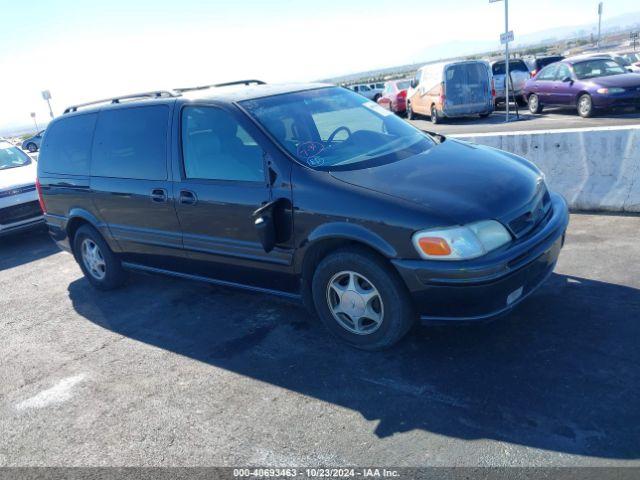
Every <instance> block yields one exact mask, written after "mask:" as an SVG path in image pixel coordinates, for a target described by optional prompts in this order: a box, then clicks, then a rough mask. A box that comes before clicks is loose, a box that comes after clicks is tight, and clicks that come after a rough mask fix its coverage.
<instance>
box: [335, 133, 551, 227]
mask: <svg viewBox="0 0 640 480" xmlns="http://www.w3.org/2000/svg"><path fill="white" fill-rule="evenodd" d="M330 173H331V175H332V176H333V177H334V178H336V179H338V180H341V181H343V182H347V183H349V184H352V185H356V186H360V187H363V188H367V189H370V190H374V191H376V192H379V193H383V194H387V195H391V196H394V197H398V198H401V199H403V200H406V201H409V202H413V203H416V204H419V205H421V206H424V207H425V208H427V209H428V210H429V211H430V212H431V213H432V214H434V215H438V216H439V217H444V218H447V219H449V220H450V221H451V224H452V225H453V224H464V223H470V222H474V221H479V220H487V219H497V220H503V221H504V220H506V219H509V218H510V217H511V216H512V215H513V213H514V212H516V211H519V210H521V209H522V208H524V207H525V206H526V205H527V204H529V203H530V202H532V201H533V200H534V198H535V197H536V193H537V192H538V191H539V190H538V189H539V181H540V178H541V176H542V175H541V173H540V172H539V171H538V170H537V168H536V167H535V166H533V165H532V164H531V163H529V162H527V161H526V160H523V159H521V158H519V157H516V156H512V155H511V154H508V153H506V152H501V151H499V150H495V149H492V148H489V147H483V146H479V145H472V144H468V143H465V142H460V141H457V140H451V139H447V140H446V141H445V142H444V143H441V144H437V145H436V146H434V147H433V148H431V149H430V150H427V151H426V152H424V153H421V154H418V155H415V156H413V157H409V158H407V159H404V160H400V161H397V162H393V163H388V164H385V165H380V166H375V167H371V168H366V169H360V170H340V171H331V172H330Z"/></svg>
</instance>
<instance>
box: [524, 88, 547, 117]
mask: <svg viewBox="0 0 640 480" xmlns="http://www.w3.org/2000/svg"><path fill="white" fill-rule="evenodd" d="M527 103H528V104H529V111H530V112H531V113H533V114H534V115H536V114H538V113H542V108H543V107H542V104H541V103H540V98H539V97H538V95H536V94H535V93H532V94H531V95H530V96H529V101H528V102H527Z"/></svg>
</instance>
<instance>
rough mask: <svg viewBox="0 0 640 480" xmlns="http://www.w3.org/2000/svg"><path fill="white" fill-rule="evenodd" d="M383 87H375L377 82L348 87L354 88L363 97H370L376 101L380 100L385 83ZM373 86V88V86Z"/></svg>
mask: <svg viewBox="0 0 640 480" xmlns="http://www.w3.org/2000/svg"><path fill="white" fill-rule="evenodd" d="M380 85H382V88H379V89H378V88H375V87H376V84H374V83H372V84H371V85H369V84H366V85H365V84H358V85H350V86H349V87H348V88H350V89H351V90H353V91H354V92H356V93H359V94H360V95H362V96H363V97H366V98H368V99H369V100H373V101H374V102H376V101H378V98H379V97H381V96H382V89H383V88H384V85H383V84H380ZM372 87H373V88H372Z"/></svg>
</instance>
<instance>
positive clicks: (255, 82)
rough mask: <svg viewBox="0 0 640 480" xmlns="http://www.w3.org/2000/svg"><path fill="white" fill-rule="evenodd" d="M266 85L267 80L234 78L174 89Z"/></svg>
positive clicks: (181, 90)
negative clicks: (229, 80)
mask: <svg viewBox="0 0 640 480" xmlns="http://www.w3.org/2000/svg"><path fill="white" fill-rule="evenodd" d="M251 84H253V85H266V84H267V82H263V81H262V80H236V81H235V82H225V83H215V84H213V85H200V86H197V87H182V88H174V91H176V92H180V93H184V92H193V91H196V90H207V89H209V88H219V87H230V86H232V85H247V86H249V85H251Z"/></svg>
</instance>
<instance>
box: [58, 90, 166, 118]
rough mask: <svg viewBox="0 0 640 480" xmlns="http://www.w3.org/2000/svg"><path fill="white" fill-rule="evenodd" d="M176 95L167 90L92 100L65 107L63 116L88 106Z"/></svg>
mask: <svg viewBox="0 0 640 480" xmlns="http://www.w3.org/2000/svg"><path fill="white" fill-rule="evenodd" d="M177 96H178V94H176V93H174V92H171V91H169V90H154V91H151V92H141V93H132V94H130V95H121V96H119V97H112V98H105V99H102V100H94V101H93V102H87V103H79V104H78V105H71V106H70V107H67V108H66V109H65V110H64V112H63V114H65V113H71V112H77V111H78V109H79V108H83V107H88V106H90V105H98V104H100V103H120V101H121V100H133V99H135V98H164V97H177Z"/></svg>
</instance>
